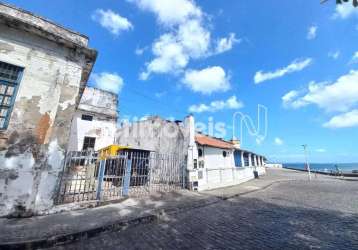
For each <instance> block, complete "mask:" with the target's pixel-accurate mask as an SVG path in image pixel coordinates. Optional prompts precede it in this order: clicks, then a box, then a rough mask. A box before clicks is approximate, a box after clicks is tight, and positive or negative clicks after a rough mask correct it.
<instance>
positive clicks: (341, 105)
mask: <svg viewBox="0 0 358 250" xmlns="http://www.w3.org/2000/svg"><path fill="white" fill-rule="evenodd" d="M292 93H294V94H292ZM302 93H303V91H302ZM282 100H283V104H284V105H285V106H286V107H293V108H299V107H303V106H307V105H310V104H315V105H317V106H318V107H320V108H322V109H324V110H325V111H328V112H332V111H339V112H345V111H347V110H349V109H351V108H352V107H354V106H357V105H358V70H356V71H355V70H352V71H350V72H349V73H348V74H346V75H343V76H341V77H339V78H338V79H337V81H336V82H334V83H332V84H328V83H315V82H311V83H310V84H309V85H308V88H307V89H306V90H305V91H304V93H303V95H299V94H298V93H297V92H294V91H290V92H288V93H287V94H286V95H285V96H284V97H282Z"/></svg>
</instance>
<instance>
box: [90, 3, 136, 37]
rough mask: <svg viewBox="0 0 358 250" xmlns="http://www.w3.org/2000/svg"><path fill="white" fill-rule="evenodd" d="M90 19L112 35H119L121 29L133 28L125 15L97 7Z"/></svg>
mask: <svg viewBox="0 0 358 250" xmlns="http://www.w3.org/2000/svg"><path fill="white" fill-rule="evenodd" d="M92 20H94V21H96V22H98V23H100V25H101V26H102V27H103V28H105V29H107V30H108V31H109V32H111V33H112V34H114V35H119V33H120V32H121V31H124V30H130V29H133V25H132V23H131V22H130V21H129V20H128V19H127V18H125V17H122V16H121V15H119V14H117V13H115V12H114V11H112V10H110V9H109V10H103V9H97V10H96V11H95V12H94V13H93V14H92Z"/></svg>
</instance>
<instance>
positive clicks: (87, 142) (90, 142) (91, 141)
mask: <svg viewBox="0 0 358 250" xmlns="http://www.w3.org/2000/svg"><path fill="white" fill-rule="evenodd" d="M95 143H96V138H95V137H87V136H85V138H84V140H83V147H82V150H91V149H92V150H93V149H94V145H95Z"/></svg>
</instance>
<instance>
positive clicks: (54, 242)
mask: <svg viewBox="0 0 358 250" xmlns="http://www.w3.org/2000/svg"><path fill="white" fill-rule="evenodd" d="M157 219H158V216H157V215H154V214H151V215H146V216H143V217H139V218H135V219H131V220H128V221H120V222H115V223H112V224H109V225H104V226H100V227H96V228H92V229H89V230H86V231H82V232H75V233H69V234H63V235H55V236H51V237H49V238H42V239H38V240H31V241H23V242H9V243H5V244H0V249H37V248H49V247H53V246H58V245H63V244H66V243H70V242H73V241H77V240H80V239H86V238H91V237H93V236H96V235H98V234H100V233H102V232H106V231H111V230H113V231H121V230H123V229H125V228H128V227H129V226H135V225H139V224H144V223H150V222H153V221H155V220H157Z"/></svg>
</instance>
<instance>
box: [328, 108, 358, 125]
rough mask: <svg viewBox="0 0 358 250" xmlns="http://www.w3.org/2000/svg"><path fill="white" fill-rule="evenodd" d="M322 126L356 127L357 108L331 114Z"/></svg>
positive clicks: (357, 121) (357, 120)
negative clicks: (334, 114)
mask: <svg viewBox="0 0 358 250" xmlns="http://www.w3.org/2000/svg"><path fill="white" fill-rule="evenodd" d="M323 126H324V127H326V128H349V127H358V109H354V110H352V111H350V112H346V113H343V114H339V115H336V116H333V117H332V118H331V119H330V120H329V121H328V122H326V123H325V124H323Z"/></svg>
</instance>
